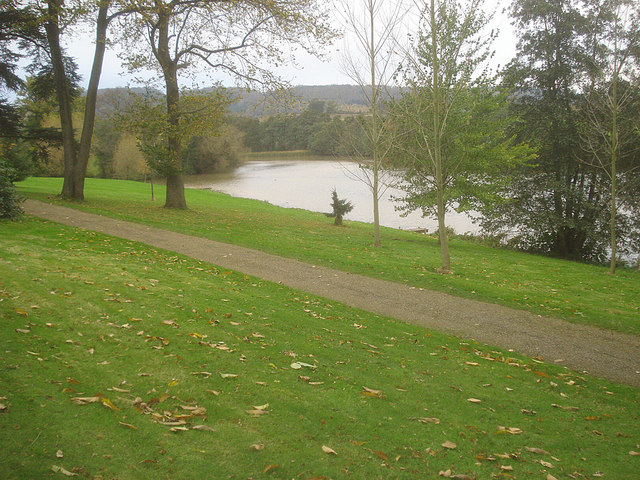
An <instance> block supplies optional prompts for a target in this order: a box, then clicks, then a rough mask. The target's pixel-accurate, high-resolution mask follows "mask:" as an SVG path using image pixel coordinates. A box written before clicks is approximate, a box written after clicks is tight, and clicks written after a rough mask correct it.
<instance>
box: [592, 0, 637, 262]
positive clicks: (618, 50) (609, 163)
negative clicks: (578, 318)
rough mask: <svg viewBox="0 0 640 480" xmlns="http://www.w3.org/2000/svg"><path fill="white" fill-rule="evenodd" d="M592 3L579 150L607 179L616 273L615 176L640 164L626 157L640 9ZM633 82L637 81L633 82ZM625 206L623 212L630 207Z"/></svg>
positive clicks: (633, 132) (620, 0)
mask: <svg viewBox="0 0 640 480" xmlns="http://www.w3.org/2000/svg"><path fill="white" fill-rule="evenodd" d="M594 7H595V8H594V11H593V12H592V14H591V18H590V19H589V20H590V27H591V28H590V29H589V31H590V32H591V35H590V45H591V47H592V48H591V51H592V52H593V53H592V55H593V57H592V59H591V63H592V67H593V73H592V75H591V82H590V83H589V85H588V87H587V88H588V91H587V92H585V97H586V98H585V101H584V106H583V111H584V118H583V122H582V123H581V132H580V133H581V140H582V144H583V148H584V149H585V151H586V152H587V153H588V154H589V155H590V158H588V159H585V160H584V161H585V162H586V163H588V164H589V165H590V166H593V167H596V168H598V169H600V170H601V171H602V173H603V174H604V175H606V177H607V179H608V181H609V182H610V195H609V202H610V207H609V210H610V220H609V230H610V237H609V238H610V240H609V247H610V252H611V253H610V259H609V273H611V274H614V273H615V271H616V263H617V252H618V234H617V231H618V229H619V228H620V225H619V223H620V222H619V220H618V217H619V209H618V196H619V194H620V189H619V183H618V177H630V176H632V173H633V171H634V170H635V169H636V168H638V167H639V166H640V165H633V163H632V162H631V161H629V160H630V158H632V157H633V156H634V155H635V154H636V153H637V151H638V150H637V148H638V147H639V140H640V138H639V133H640V132H638V129H637V118H638V114H639V113H640V112H639V111H638V106H639V105H638V103H640V98H638V88H637V78H638V76H637V75H638V60H639V56H640V32H638V29H637V25H638V21H639V20H640V15H639V13H640V11H638V10H637V5H636V2H631V1H628V0H609V1H607V2H603V3H602V4H596V5H595V6H594ZM634 7H635V9H636V11H634ZM634 80H636V85H634V84H633V83H632V82H634ZM634 107H635V108H634ZM623 185H630V184H629V183H628V182H625V183H623ZM636 187H637V185H636ZM629 207H630V205H628V208H627V210H628V211H631V208H629Z"/></svg>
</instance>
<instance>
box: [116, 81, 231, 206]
mask: <svg viewBox="0 0 640 480" xmlns="http://www.w3.org/2000/svg"><path fill="white" fill-rule="evenodd" d="M163 100H164V97H163V96H162V95H159V94H158V93H157V92H154V91H148V92H147V93H146V94H145V95H138V96H136V97H135V100H134V101H133V102H132V103H131V105H130V106H129V107H128V108H127V109H126V110H125V111H124V112H121V113H120V114H119V120H118V123H119V125H120V127H121V128H122V129H124V130H126V131H128V132H131V133H133V134H135V137H136V139H137V145H138V148H139V150H140V151H141V152H142V155H143V156H144V159H145V162H146V163H147V165H148V166H149V168H150V169H151V170H153V171H154V172H156V173H158V174H159V175H161V176H163V177H166V178H167V179H168V178H170V177H175V176H180V178H181V174H182V169H183V166H182V158H180V159H176V158H175V155H176V154H177V153H178V152H179V153H180V154H182V152H183V149H184V147H186V146H187V145H189V144H190V143H191V142H192V141H193V140H194V139H196V138H198V137H203V136H213V135H216V134H217V133H218V131H219V128H220V126H221V124H222V117H223V114H224V112H225V109H226V105H227V103H228V96H227V93H226V92H225V91H224V90H223V89H215V90H213V89H212V90H209V91H208V92H203V91H199V92H183V94H182V99H181V102H180V104H179V107H180V110H179V111H178V112H176V118H177V119H178V123H177V124H172V123H171V120H170V117H169V115H168V114H167V111H166V109H165V108H164V105H163ZM168 139H175V140H177V141H179V142H180V144H179V145H177V149H175V150H171V148H170V147H169V145H170V144H169V142H168ZM182 197H183V200H184V190H183V191H182ZM185 207H186V204H185Z"/></svg>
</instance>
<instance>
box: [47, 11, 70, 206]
mask: <svg viewBox="0 0 640 480" xmlns="http://www.w3.org/2000/svg"><path fill="white" fill-rule="evenodd" d="M61 9H62V1H61V0H48V2H47V16H48V18H47V21H46V22H45V24H44V29H45V32H46V34H47V43H48V44H49V51H50V55H51V65H52V67H53V76H54V81H55V85H56V96H57V99H58V108H59V115H60V128H61V129H62V150H63V155H64V182H63V184H62V192H61V194H60V195H61V196H62V197H63V198H71V199H73V198H76V191H75V189H74V183H73V173H74V170H75V168H76V162H77V150H76V142H75V138H74V136H73V118H72V112H71V93H70V92H69V85H68V82H67V76H66V73H65V68H64V56H63V53H62V47H61V46H60V25H59V17H60V10H61Z"/></svg>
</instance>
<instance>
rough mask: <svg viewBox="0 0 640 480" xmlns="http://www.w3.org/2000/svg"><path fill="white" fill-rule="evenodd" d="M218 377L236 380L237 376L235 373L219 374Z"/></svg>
mask: <svg viewBox="0 0 640 480" xmlns="http://www.w3.org/2000/svg"><path fill="white" fill-rule="evenodd" d="M220 376H221V377H222V378H238V375H237V374H235V373H221V374H220Z"/></svg>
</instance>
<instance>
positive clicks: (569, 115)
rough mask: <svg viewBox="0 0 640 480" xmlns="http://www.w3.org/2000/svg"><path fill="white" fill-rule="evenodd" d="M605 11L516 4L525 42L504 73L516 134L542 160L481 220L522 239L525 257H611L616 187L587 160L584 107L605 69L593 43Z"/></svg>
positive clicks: (575, 0) (570, 2)
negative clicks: (587, 92) (527, 254)
mask: <svg viewBox="0 0 640 480" xmlns="http://www.w3.org/2000/svg"><path fill="white" fill-rule="evenodd" d="M600 5H604V4H598V3H597V2H591V1H587V0H553V1H543V0H517V1H515V2H514V3H513V4H512V7H511V15H512V17H513V19H514V24H515V26H516V30H517V32H518V33H519V36H520V39H519V42H518V52H517V56H516V60H514V61H513V62H512V63H511V64H510V65H509V66H508V68H507V70H506V71H505V73H504V83H505V84H506V85H507V86H509V87H511V88H512V89H513V91H514V93H513V95H512V97H511V107H512V111H513V112H517V114H518V116H519V120H518V122H517V123H516V124H515V128H514V129H513V130H512V132H513V133H514V134H515V135H516V136H517V138H518V139H519V140H520V141H526V142H530V143H531V144H533V145H535V146H536V148H537V153H538V158H537V161H536V165H535V167H534V168H528V169H527V170H524V171H521V172H519V174H518V175H517V177H516V178H515V181H514V182H513V183H512V184H511V185H510V186H509V187H508V188H507V189H505V192H504V196H505V198H506V199H507V201H506V202H505V203H503V204H499V205H497V206H496V207H495V208H493V209H490V210H489V209H488V210H485V211H484V212H483V213H484V215H485V220H484V221H483V227H485V228H486V229H488V230H491V231H494V232H495V231H500V230H509V231H517V232H518V240H519V245H520V247H521V248H523V249H526V250H529V251H534V252H540V253H545V254H550V255H553V256H559V257H563V258H568V259H573V260H582V261H598V262H601V261H604V260H605V259H606V257H607V250H608V246H609V243H610V233H611V231H610V228H611V219H612V215H615V213H613V212H612V211H611V207H612V206H613V205H612V203H611V191H612V190H611V188H612V183H611V178H609V177H608V176H607V175H606V174H603V170H602V169H601V168H599V167H598V166H596V163H598V162H597V161H594V158H593V152H591V153H589V154H586V153H585V149H584V146H585V144H584V142H583V140H584V138H583V137H584V124H583V122H584V109H583V108H581V106H582V105H583V104H584V99H585V88H586V89H588V88H591V87H590V86H591V85H594V83H593V79H594V75H596V74H597V72H598V70H599V69H600V68H601V67H602V63H600V62H602V60H603V57H602V56H601V54H602V44H601V43H600V41H594V40H593V38H594V35H595V36H597V35H601V34H602V32H604V27H605V25H607V24H609V25H611V23H610V20H607V17H608V18H609V19H611V18H612V17H611V16H610V15H609V14H606V15H605V14H604V11H605V10H606V9H600ZM598 10H600V12H601V13H602V14H600V13H596V12H597V11H598ZM600 38H601V39H602V37H600ZM608 38H611V37H610V36H608ZM599 43H600V44H599ZM594 49H595V50H594ZM600 91H602V90H600ZM593 98H595V97H593ZM581 131H582V133H583V137H582V138H581ZM592 138H593V137H592ZM614 177H617V178H620V177H619V175H614Z"/></svg>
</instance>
